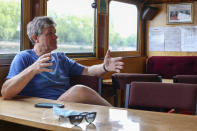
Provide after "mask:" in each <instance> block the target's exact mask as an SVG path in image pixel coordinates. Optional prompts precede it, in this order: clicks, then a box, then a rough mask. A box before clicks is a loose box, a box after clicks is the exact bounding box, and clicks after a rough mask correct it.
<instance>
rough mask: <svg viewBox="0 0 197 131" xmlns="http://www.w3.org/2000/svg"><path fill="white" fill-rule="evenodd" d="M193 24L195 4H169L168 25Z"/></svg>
mask: <svg viewBox="0 0 197 131" xmlns="http://www.w3.org/2000/svg"><path fill="white" fill-rule="evenodd" d="M179 23H193V4H192V3H181V4H167V24H179Z"/></svg>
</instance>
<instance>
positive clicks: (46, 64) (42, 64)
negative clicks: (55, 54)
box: [40, 63, 53, 68]
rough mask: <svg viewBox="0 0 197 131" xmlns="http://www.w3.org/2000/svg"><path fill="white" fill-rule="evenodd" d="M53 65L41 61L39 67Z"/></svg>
mask: <svg viewBox="0 0 197 131" xmlns="http://www.w3.org/2000/svg"><path fill="white" fill-rule="evenodd" d="M52 65H53V63H41V64H40V67H42V68H43V67H48V66H52Z"/></svg>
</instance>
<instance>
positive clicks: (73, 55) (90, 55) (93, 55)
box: [43, 0, 98, 58]
mask: <svg viewBox="0 0 197 131" xmlns="http://www.w3.org/2000/svg"><path fill="white" fill-rule="evenodd" d="M47 1H49V0H43V6H44V11H43V14H44V15H45V16H47ZM94 2H96V3H97V0H94ZM97 7H98V6H97ZM97 7H96V8H94V25H93V26H94V43H93V52H92V53H88V52H84V53H66V52H65V54H66V55H67V56H68V57H70V58H96V57H97V47H98V45H97V33H96V32H97V17H98V16H97V10H98V9H97Z"/></svg>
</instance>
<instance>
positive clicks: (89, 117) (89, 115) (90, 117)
mask: <svg viewBox="0 0 197 131" xmlns="http://www.w3.org/2000/svg"><path fill="white" fill-rule="evenodd" d="M84 117H85V120H86V121H87V122H88V123H89V124H90V123H92V122H93V121H94V120H95V118H96V112H82V113H80V114H79V115H71V116H69V117H68V118H69V120H70V123H71V124H73V125H75V126H77V125H79V124H80V123H81V122H82V120H83V118H84Z"/></svg>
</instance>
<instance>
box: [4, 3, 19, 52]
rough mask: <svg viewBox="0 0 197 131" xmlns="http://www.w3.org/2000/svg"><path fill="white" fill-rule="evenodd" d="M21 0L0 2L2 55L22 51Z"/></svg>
mask: <svg viewBox="0 0 197 131" xmlns="http://www.w3.org/2000/svg"><path fill="white" fill-rule="evenodd" d="M20 31H21V0H0V54H14V53H17V52H19V51H20Z"/></svg>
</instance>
